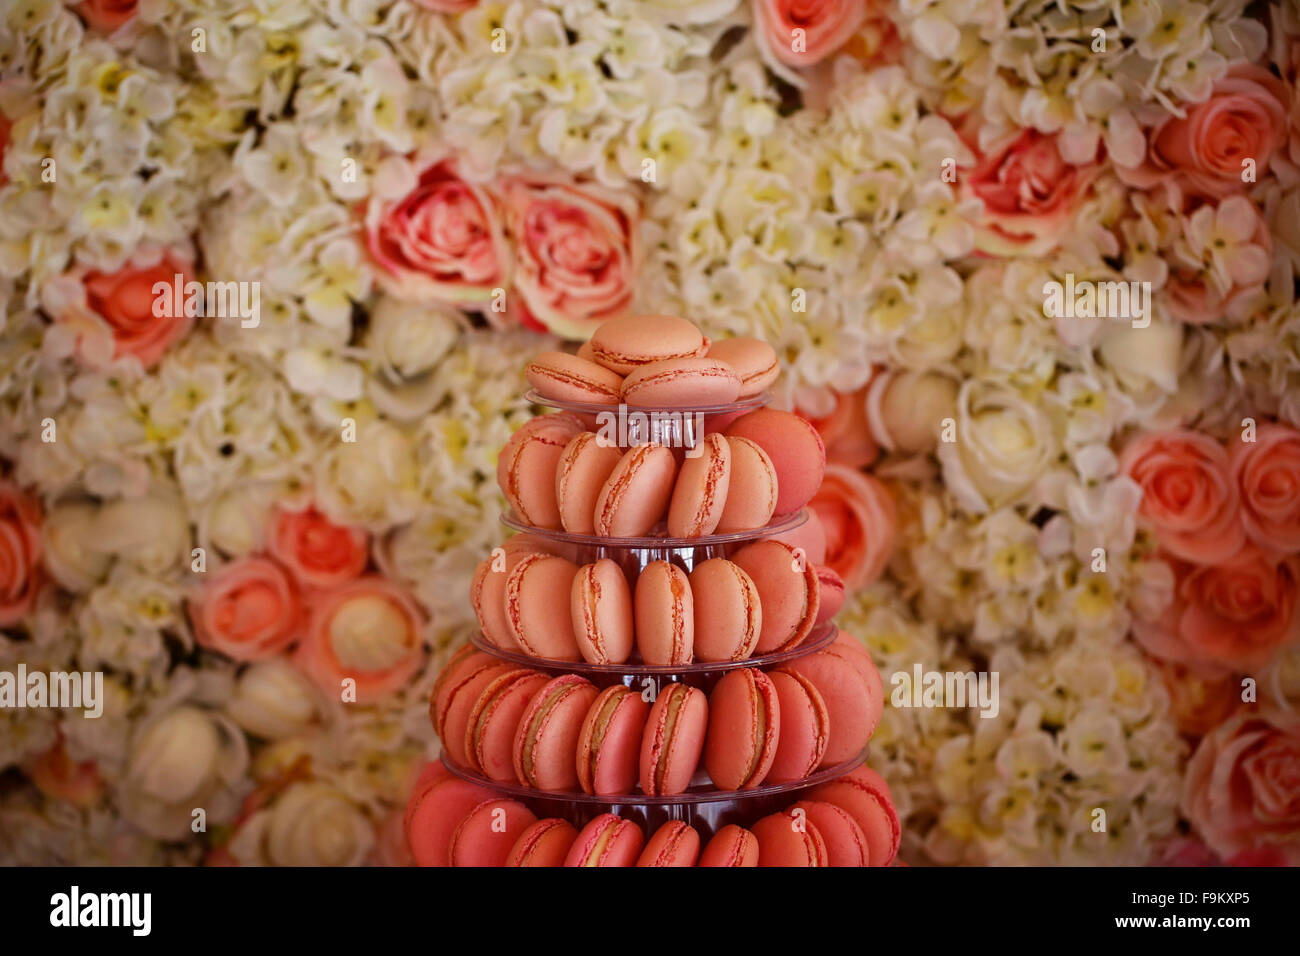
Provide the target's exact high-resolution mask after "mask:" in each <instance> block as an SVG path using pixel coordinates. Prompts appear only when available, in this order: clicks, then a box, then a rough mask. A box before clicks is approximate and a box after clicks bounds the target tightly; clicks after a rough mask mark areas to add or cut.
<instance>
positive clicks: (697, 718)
mask: <svg viewBox="0 0 1300 956" xmlns="http://www.w3.org/2000/svg"><path fill="white" fill-rule="evenodd" d="M708 723H709V704H708V699H707V698H706V697H705V696H704V691H702V690H700V689H699V688H698V687H689V686H687V685H686V684H669V685H668V686H667V687H665V688H664V689H663V690H661V691H660V692H659V697H658V698H657V699H656V700H655V702H654V704H653V706H651V708H650V716H649V718H648V719H647V720H646V728H645V733H644V734H643V735H642V738H641V760H640V774H639V775H640V780H641V790H642V791H643V792H644V793H645V794H646V795H647V796H657V795H660V794H665V795H672V794H678V793H685V792H686V788H687V787H689V786H690V785H691V778H692V777H693V776H695V768H696V767H697V766H698V765H699V762H700V752H701V751H702V750H703V749H704V735H705V732H706V731H707V729H708Z"/></svg>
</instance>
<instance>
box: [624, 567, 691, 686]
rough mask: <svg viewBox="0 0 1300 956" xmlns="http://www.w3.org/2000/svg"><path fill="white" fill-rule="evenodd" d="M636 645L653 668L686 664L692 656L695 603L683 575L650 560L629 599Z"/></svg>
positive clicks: (683, 572)
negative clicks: (630, 599)
mask: <svg viewBox="0 0 1300 956" xmlns="http://www.w3.org/2000/svg"><path fill="white" fill-rule="evenodd" d="M632 616H633V621H634V629H635V631H636V646H637V650H639V651H640V652H641V659H642V660H643V661H644V662H645V663H647V664H652V665H667V664H689V663H690V662H691V661H692V660H693V659H694V654H695V601H694V599H693V597H692V595H691V583H690V578H688V577H687V576H686V572H685V571H683V570H682V569H681V568H679V567H677V565H675V564H669V563H668V562H667V561H651V562H650V563H649V564H647V565H646V566H645V567H644V568H642V569H641V573H640V574H639V575H637V579H636V590H635V592H634V594H633V598H632Z"/></svg>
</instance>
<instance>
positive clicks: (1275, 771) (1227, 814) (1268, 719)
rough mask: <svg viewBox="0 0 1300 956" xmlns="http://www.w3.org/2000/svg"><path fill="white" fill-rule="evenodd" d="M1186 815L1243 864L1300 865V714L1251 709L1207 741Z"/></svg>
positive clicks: (1191, 780)
mask: <svg viewBox="0 0 1300 956" xmlns="http://www.w3.org/2000/svg"><path fill="white" fill-rule="evenodd" d="M1182 804H1183V812H1184V813H1185V814H1186V815H1187V818H1188V820H1190V821H1191V822H1192V825H1193V826H1195V827H1196V829H1197V831H1198V832H1199V833H1200V835H1201V837H1202V838H1203V839H1204V840H1205V842H1206V843H1207V844H1208V845H1209V846H1210V848H1211V849H1213V850H1214V851H1215V852H1216V853H1218V854H1219V856H1221V857H1223V858H1224V859H1226V860H1228V861H1229V862H1231V863H1234V864H1236V865H1259V864H1261V863H1265V864H1268V865H1276V864H1278V863H1281V862H1285V863H1286V864H1288V865H1290V866H1296V865H1300V714H1294V713H1287V712H1284V711H1281V710H1277V709H1275V708H1270V707H1243V708H1242V709H1241V710H1239V711H1238V712H1237V713H1236V714H1235V715H1234V716H1233V717H1231V718H1230V719H1229V720H1227V721H1226V722H1225V723H1223V724H1221V725H1220V726H1219V727H1216V728H1215V729H1214V730H1213V731H1211V732H1210V733H1209V734H1207V735H1206V736H1205V738H1204V739H1202V740H1201V743H1200V746H1199V747H1197V749H1196V753H1194V754H1192V758H1191V760H1189V761H1188V763H1187V773H1186V776H1185V777H1184V778H1183V799H1182Z"/></svg>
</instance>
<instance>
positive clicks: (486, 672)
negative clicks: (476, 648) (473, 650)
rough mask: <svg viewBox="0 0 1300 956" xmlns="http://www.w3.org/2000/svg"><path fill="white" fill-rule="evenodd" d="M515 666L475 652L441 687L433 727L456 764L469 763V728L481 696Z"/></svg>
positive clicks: (434, 702) (435, 707)
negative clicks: (471, 716)
mask: <svg viewBox="0 0 1300 956" xmlns="http://www.w3.org/2000/svg"><path fill="white" fill-rule="evenodd" d="M515 669H516V665H514V664H507V663H506V662H505V661H501V660H497V659H496V658H495V657H490V656H488V655H486V654H484V655H483V657H481V658H480V657H478V656H477V655H473V656H471V657H469V658H466V659H465V661H464V663H463V664H462V665H461V666H460V667H459V668H458V669H457V672H456V673H455V674H454V675H452V676H451V678H450V679H449V680H448V681H447V682H446V683H444V684H443V686H442V687H440V688H439V690H438V693H437V695H436V696H435V697H434V701H433V710H434V712H433V726H434V729H435V730H436V731H437V732H438V736H439V738H441V740H442V750H443V754H444V755H445V757H446V758H447V759H449V760H450V761H451V762H452V763H454V764H456V765H458V766H462V767H463V766H466V765H468V763H469V755H468V754H467V753H466V751H465V739H466V731H467V730H468V728H469V721H470V714H471V713H473V711H474V706H475V705H476V704H477V703H478V699H479V696H480V695H481V694H482V693H483V691H484V690H485V689H486V688H487V686H488V684H490V683H491V682H492V681H494V680H495V679H496V678H498V677H500V676H501V675H503V674H507V673H509V672H510V671H513V670H515Z"/></svg>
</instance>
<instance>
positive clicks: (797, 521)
mask: <svg viewBox="0 0 1300 956" xmlns="http://www.w3.org/2000/svg"><path fill="white" fill-rule="evenodd" d="M807 520H808V512H807V510H806V509H804V508H800V509H799V510H798V511H795V512H792V513H791V514H788V515H779V516H777V517H776V518H773V519H772V520H771V521H770V522H768V523H767V524H765V525H763V527H761V528H751V529H749V530H748V531H729V532H727V533H725V534H706V535H700V536H699V537H696V538H670V537H669V536H668V535H667V534H666V533H665V534H648V535H643V536H640V537H635V538H615V537H610V536H608V535H598V534H576V533H574V532H571V531H558V530H552V529H548V528H535V527H533V526H532V525H530V524H525V523H524V522H523V521H520V520H519V518H518V517H516V516H515V515H514V514H513V513H512V512H510V511H505V512H502V514H501V523H502V524H503V525H505V526H506V527H507V528H511V529H512V530H514V531H523V532H525V533H527V534H530V535H533V536H534V537H537V538H542V539H544V540H546V541H553V542H557V543H560V544H568V545H576V546H578V547H585V548H604V549H611V550H612V549H618V550H625V551H626V550H634V549H653V550H658V551H681V550H686V549H691V550H694V549H696V548H706V549H707V548H718V547H723V546H725V545H733V544H745V543H747V542H750V541H757V540H759V539H760V538H773V537H776V536H777V535H780V534H785V533H786V532H788V531H794V530H795V529H796V528H799V527H801V526H802V525H803V524H804V523H805V522H807Z"/></svg>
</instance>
